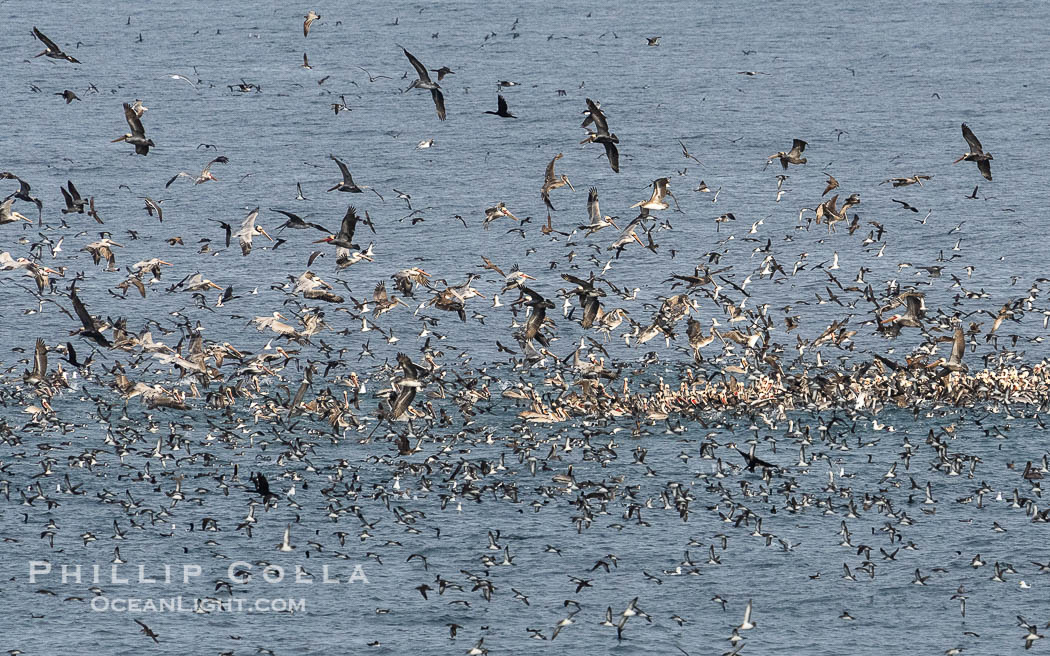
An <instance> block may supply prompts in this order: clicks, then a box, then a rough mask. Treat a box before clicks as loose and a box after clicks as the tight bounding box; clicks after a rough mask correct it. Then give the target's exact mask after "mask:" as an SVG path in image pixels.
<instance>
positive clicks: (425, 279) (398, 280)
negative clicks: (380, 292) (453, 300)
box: [392, 267, 430, 296]
mask: <svg viewBox="0 0 1050 656" xmlns="http://www.w3.org/2000/svg"><path fill="white" fill-rule="evenodd" d="M392 277H393V279H394V287H396V288H397V291H399V292H401V295H402V296H412V292H413V291H414V290H415V286H416V285H422V286H423V287H426V288H428V289H429V288H430V280H429V278H430V274H429V273H427V272H426V271H424V270H423V269H421V268H419V267H412V268H410V269H402V270H401V271H398V272H397V273H395V274H394V275H393V276H392Z"/></svg>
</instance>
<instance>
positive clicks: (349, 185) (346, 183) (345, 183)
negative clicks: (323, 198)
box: [328, 154, 368, 194]
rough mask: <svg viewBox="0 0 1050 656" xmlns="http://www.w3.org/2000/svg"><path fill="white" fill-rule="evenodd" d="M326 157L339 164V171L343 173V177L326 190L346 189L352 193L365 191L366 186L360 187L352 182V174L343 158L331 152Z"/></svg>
mask: <svg viewBox="0 0 1050 656" xmlns="http://www.w3.org/2000/svg"><path fill="white" fill-rule="evenodd" d="M328 157H329V158H330V159H331V160H333V161H334V162H335V163H336V164H337V165H338V166H339V171H340V172H341V173H342V174H343V179H342V180H340V181H339V182H338V183H337V184H336V185H335V186H334V187H332V188H331V189H329V190H328V191H348V192H350V193H353V194H363V193H365V189H368V187H360V186H358V185H357V183H355V182H354V176H352V175H350V168H349V167H348V166H347V165H346V164H345V163H344V162H343V160H341V159H339V158H338V157H336V156H335V155H332V154H329V155H328Z"/></svg>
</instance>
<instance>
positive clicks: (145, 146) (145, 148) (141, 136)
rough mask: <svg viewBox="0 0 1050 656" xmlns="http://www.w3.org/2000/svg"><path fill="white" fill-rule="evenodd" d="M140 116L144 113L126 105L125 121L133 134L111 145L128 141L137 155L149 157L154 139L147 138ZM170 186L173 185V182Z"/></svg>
mask: <svg viewBox="0 0 1050 656" xmlns="http://www.w3.org/2000/svg"><path fill="white" fill-rule="evenodd" d="M136 102H137V101H136ZM140 105H141V103H140ZM144 109H145V108H143V110H144ZM140 116H142V113H140V112H136V111H135V109H134V108H133V107H132V106H131V105H129V104H128V103H124V119H125V120H126V121H127V122H128V127H129V128H131V132H129V133H128V134H122V135H120V136H119V137H117V138H116V139H114V140H112V141H111V142H110V143H117V142H118V141H126V142H127V143H129V144H131V145H132V146H134V147H135V154H136V155H148V154H149V148H150V146H153V145H155V144H154V143H153V140H152V139H147V138H146V129H145V128H143V127H142V120H141V119H140V118H139V117H140ZM168 184H171V182H169V183H168Z"/></svg>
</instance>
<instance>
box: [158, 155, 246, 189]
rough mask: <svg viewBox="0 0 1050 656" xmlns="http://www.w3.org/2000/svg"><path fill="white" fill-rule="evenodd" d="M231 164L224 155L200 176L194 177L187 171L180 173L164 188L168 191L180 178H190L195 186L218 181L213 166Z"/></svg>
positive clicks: (216, 159) (207, 167)
mask: <svg viewBox="0 0 1050 656" xmlns="http://www.w3.org/2000/svg"><path fill="white" fill-rule="evenodd" d="M229 163H230V159H229V158H228V157H226V156H224V155H219V156H218V157H216V158H215V159H213V160H212V161H210V162H208V163H207V164H206V165H205V166H204V169H203V170H202V171H201V173H200V175H198V176H194V175H193V174H192V173H187V172H185V171H179V172H178V173H176V174H175V175H174V176H172V178H171V179H170V180H168V182H167V183H166V184H165V185H164V188H165V189H166V188H168V187H170V186H171V183H173V182H175V181H176V180H178V179H179V178H190V179H191V180H193V184H195V185H199V184H204V183H205V182H207V181H208V180H215V181H218V178H216V177H215V175H214V174H212V172H211V167H212V164H229Z"/></svg>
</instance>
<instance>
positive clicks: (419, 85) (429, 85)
mask: <svg viewBox="0 0 1050 656" xmlns="http://www.w3.org/2000/svg"><path fill="white" fill-rule="evenodd" d="M401 50H402V51H403V52H404V53H405V57H408V61H409V62H410V63H411V64H412V67H413V68H415V69H416V74H417V75H419V77H418V78H417V79H415V80H413V81H412V84H410V85H408V89H429V90H430V95H431V96H432V97H433V98H434V107H436V108H437V115H438V118H439V119H441V120H442V121H444V120H445V96H444V95H442V93H441V87H440V86H438V84H437V82H433V81H431V79H430V73H428V72H427V67H426V66H424V65H423V63H422V62H420V61H419V60H418V59H416V58H415V57H413V56H412V53H410V52H409V51H408V50H405V49H404V48H401ZM408 89H405V91H408Z"/></svg>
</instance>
